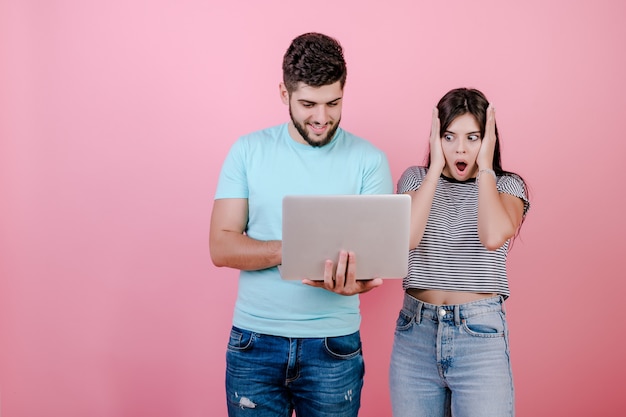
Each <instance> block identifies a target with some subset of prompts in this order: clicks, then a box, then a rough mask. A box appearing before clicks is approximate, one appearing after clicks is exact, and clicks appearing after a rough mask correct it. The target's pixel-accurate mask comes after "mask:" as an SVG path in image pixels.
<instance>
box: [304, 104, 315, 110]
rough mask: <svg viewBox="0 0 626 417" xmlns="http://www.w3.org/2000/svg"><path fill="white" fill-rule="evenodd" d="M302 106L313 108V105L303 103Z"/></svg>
mask: <svg viewBox="0 0 626 417" xmlns="http://www.w3.org/2000/svg"><path fill="white" fill-rule="evenodd" d="M302 106H303V107H306V108H307V109H310V108H311V107H313V103H302Z"/></svg>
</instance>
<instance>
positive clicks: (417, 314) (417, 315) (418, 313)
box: [415, 301, 424, 324]
mask: <svg viewBox="0 0 626 417" xmlns="http://www.w3.org/2000/svg"><path fill="white" fill-rule="evenodd" d="M423 308H424V303H423V302H421V301H418V302H417V311H416V312H415V323H417V324H420V323H421V321H422V309H423Z"/></svg>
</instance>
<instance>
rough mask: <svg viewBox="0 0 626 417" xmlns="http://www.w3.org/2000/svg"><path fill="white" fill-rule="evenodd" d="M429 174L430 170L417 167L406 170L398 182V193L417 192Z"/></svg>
mask: <svg viewBox="0 0 626 417" xmlns="http://www.w3.org/2000/svg"><path fill="white" fill-rule="evenodd" d="M427 172H428V168H426V167H424V166H417V165H415V166H410V167H408V168H407V169H405V170H404V173H403V174H402V176H401V177H400V180H399V181H398V193H400V194H401V193H405V192H407V191H414V190H417V189H418V188H419V186H420V184H421V183H422V180H423V179H424V177H425V176H426V173H427Z"/></svg>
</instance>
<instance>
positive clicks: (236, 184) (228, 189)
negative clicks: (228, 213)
mask: <svg viewBox="0 0 626 417" xmlns="http://www.w3.org/2000/svg"><path fill="white" fill-rule="evenodd" d="M247 154H248V148H247V146H246V142H245V141H244V140H243V139H239V140H238V141H236V142H235V143H234V144H233V146H232V147H231V148H230V150H229V151H228V154H227V155H226V158H225V159H224V163H223V164H222V170H221V171H220V176H219V179H218V181H217V190H216V191H215V199H216V200H218V199H222V198H248V195H249V194H248V177H247V172H246V163H245V161H246V158H247Z"/></svg>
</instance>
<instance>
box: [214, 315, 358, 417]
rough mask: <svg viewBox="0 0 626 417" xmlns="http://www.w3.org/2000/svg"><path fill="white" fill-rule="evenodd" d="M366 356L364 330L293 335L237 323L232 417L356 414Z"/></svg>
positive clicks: (230, 375)
mask: <svg viewBox="0 0 626 417" xmlns="http://www.w3.org/2000/svg"><path fill="white" fill-rule="evenodd" d="M363 374H364V366H363V356H362V353H361V336H360V333H359V332H356V333H353V334H350V335H347V336H339V337H327V338H300V339H299V338H288V337H278V336H269V335H265V334H259V333H254V332H250V331H247V330H242V329H239V328H237V327H233V328H232V330H231V334H230V341H229V343H228V350H227V352H226V398H227V405H228V415H229V416H230V417H240V416H254V417H270V416H271V417H290V416H291V415H292V412H293V410H295V412H296V416H299V417H356V415H357V413H358V411H359V407H360V405H361V388H362V387H363Z"/></svg>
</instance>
